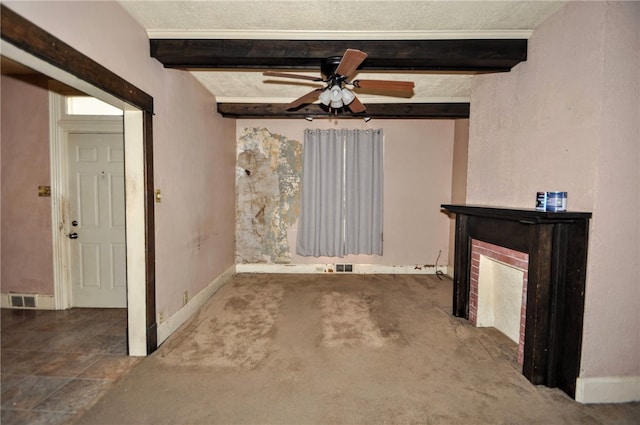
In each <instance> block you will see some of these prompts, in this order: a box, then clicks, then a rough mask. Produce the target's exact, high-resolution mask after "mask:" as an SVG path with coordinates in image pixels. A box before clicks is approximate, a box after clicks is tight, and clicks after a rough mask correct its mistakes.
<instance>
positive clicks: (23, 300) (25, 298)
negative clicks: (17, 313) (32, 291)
mask: <svg viewBox="0 0 640 425" xmlns="http://www.w3.org/2000/svg"><path fill="white" fill-rule="evenodd" d="M9 306H11V307H15V308H36V295H28V294H9Z"/></svg>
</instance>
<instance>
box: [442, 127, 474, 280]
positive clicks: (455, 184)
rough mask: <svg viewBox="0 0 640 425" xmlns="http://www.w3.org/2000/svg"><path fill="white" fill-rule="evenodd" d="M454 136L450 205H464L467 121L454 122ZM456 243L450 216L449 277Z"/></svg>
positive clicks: (452, 215)
mask: <svg viewBox="0 0 640 425" xmlns="http://www.w3.org/2000/svg"><path fill="white" fill-rule="evenodd" d="M454 130H455V135H454V139H453V168H452V170H451V174H452V178H451V203H452V204H465V203H466V202H467V168H468V165H469V158H468V157H469V120H468V119H464V120H462V119H460V120H456V121H455V127H454ZM455 241H456V220H455V214H451V222H450V225H449V252H448V253H447V254H448V264H449V270H448V274H449V276H451V277H453V273H454V261H453V260H454V257H455V255H454V247H455Z"/></svg>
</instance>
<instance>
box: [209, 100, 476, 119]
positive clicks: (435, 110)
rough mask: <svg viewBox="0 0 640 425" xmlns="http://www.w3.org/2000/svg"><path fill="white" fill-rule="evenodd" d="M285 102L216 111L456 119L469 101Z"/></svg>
mask: <svg viewBox="0 0 640 425" xmlns="http://www.w3.org/2000/svg"><path fill="white" fill-rule="evenodd" d="M286 107H287V104H285V103H218V112H219V113H220V114H221V115H222V116H223V117H225V118H305V117H314V118H333V117H337V118H341V119H343V118H360V119H362V118H364V117H371V118H374V119H379V118H394V119H413V118H415V119H425V118H431V119H457V118H469V104H468V103H372V104H368V105H366V107H367V110H366V112H364V113H359V114H354V113H351V112H348V111H346V112H342V111H341V112H339V113H338V114H336V113H335V112H330V111H328V110H326V109H324V108H323V107H322V106H321V105H318V104H311V105H307V106H305V107H303V108H300V109H297V110H293V111H288V110H287V109H286Z"/></svg>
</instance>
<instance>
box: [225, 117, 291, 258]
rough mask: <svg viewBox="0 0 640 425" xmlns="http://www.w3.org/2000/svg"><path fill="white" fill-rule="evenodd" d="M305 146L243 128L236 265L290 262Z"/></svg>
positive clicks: (238, 163)
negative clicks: (290, 235) (291, 231)
mask: <svg viewBox="0 0 640 425" xmlns="http://www.w3.org/2000/svg"><path fill="white" fill-rule="evenodd" d="M301 172H302V143H301V142H299V141H297V140H292V139H288V138H286V137H284V136H281V135H278V134H273V133H271V132H270V131H269V130H267V129H266V128H262V127H260V128H245V129H244V130H243V132H242V134H241V136H240V138H239V139H238V145H237V153H236V223H237V224H236V262H237V263H239V264H243V263H278V264H285V263H290V262H291V254H290V249H289V242H288V240H287V230H288V229H289V228H290V227H291V226H292V225H293V224H294V223H295V221H296V220H297V219H298V215H299V212H300V177H301Z"/></svg>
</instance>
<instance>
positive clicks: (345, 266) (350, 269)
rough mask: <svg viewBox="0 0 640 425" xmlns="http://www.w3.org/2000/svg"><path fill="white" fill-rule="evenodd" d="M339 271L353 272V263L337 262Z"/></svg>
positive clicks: (337, 270)
mask: <svg viewBox="0 0 640 425" xmlns="http://www.w3.org/2000/svg"><path fill="white" fill-rule="evenodd" d="M336 272H337V273H353V264H336Z"/></svg>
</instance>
